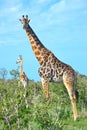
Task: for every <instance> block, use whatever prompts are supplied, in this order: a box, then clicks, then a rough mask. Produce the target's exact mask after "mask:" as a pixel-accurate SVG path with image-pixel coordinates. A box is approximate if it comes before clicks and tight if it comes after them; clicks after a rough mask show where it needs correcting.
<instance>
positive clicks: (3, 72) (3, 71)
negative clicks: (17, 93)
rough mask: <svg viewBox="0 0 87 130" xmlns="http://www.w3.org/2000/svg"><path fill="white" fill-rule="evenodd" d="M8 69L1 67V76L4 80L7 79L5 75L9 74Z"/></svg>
mask: <svg viewBox="0 0 87 130" xmlns="http://www.w3.org/2000/svg"><path fill="white" fill-rule="evenodd" d="M7 73H8V72H7V70H6V68H1V69H0V76H1V78H2V79H3V80H5V77H6V75H7Z"/></svg>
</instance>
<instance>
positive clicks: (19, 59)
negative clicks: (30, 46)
mask: <svg viewBox="0 0 87 130" xmlns="http://www.w3.org/2000/svg"><path fill="white" fill-rule="evenodd" d="M18 63H23V58H22V56H21V55H19V57H18V59H17V61H16V64H18Z"/></svg>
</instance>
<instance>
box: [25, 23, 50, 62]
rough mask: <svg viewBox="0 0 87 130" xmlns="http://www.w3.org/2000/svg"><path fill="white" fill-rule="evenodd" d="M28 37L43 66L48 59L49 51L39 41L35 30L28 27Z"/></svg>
mask: <svg viewBox="0 0 87 130" xmlns="http://www.w3.org/2000/svg"><path fill="white" fill-rule="evenodd" d="M26 33H27V36H28V38H29V40H30V44H31V46H32V50H33V52H34V54H35V56H36V58H37V59H38V61H39V63H40V64H42V63H43V62H44V60H46V58H47V57H48V54H49V50H48V49H47V48H46V47H45V46H44V45H43V44H42V43H41V41H40V40H39V39H38V37H37V35H36V34H35V33H34V31H33V29H32V28H31V27H30V25H29V26H28V28H27V29H26Z"/></svg>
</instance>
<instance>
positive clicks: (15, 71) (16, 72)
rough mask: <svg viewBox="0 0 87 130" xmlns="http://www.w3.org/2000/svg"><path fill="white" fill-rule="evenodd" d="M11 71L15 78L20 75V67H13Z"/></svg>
mask: <svg viewBox="0 0 87 130" xmlns="http://www.w3.org/2000/svg"><path fill="white" fill-rule="evenodd" d="M9 73H10V75H12V76H13V78H14V79H16V78H18V76H19V71H18V69H16V70H14V69H12V70H11V71H10V72H9Z"/></svg>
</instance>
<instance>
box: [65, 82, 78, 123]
mask: <svg viewBox="0 0 87 130" xmlns="http://www.w3.org/2000/svg"><path fill="white" fill-rule="evenodd" d="M64 84H65V87H66V89H67V91H68V94H69V97H70V100H71V104H72V110H73V115H74V121H75V120H76V119H77V108H76V93H75V91H74V83H73V82H71V81H70V82H69V81H68V82H67V81H64Z"/></svg>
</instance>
